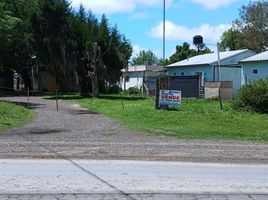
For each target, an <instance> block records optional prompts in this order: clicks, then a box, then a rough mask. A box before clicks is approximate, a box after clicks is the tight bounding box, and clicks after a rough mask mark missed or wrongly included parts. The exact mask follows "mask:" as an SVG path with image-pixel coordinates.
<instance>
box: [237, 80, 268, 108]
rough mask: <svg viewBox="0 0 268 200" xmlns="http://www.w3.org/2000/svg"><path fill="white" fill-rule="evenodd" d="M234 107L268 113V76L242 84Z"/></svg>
mask: <svg viewBox="0 0 268 200" xmlns="http://www.w3.org/2000/svg"><path fill="white" fill-rule="evenodd" d="M233 107H234V108H237V109H244V110H248V111H255V112H260V113H268V78H266V79H259V80H257V81H254V82H250V83H249V84H248V85H244V86H242V87H241V89H240V90H239V93H238V95H237V97H236V98H235V100H234V103H233Z"/></svg>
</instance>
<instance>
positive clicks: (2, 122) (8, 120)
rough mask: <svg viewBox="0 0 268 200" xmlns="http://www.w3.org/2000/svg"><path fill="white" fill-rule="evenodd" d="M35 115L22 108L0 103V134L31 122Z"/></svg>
mask: <svg viewBox="0 0 268 200" xmlns="http://www.w3.org/2000/svg"><path fill="white" fill-rule="evenodd" d="M35 116H36V113H35V112H33V111H31V110H29V109H26V108H24V107H22V106H19V105H16V104H13V103H7V102H2V101H0V132H1V131H4V130H7V129H10V128H14V127H20V126H22V125H23V124H25V123H27V122H29V121H31V120H32V119H33V118H34V117H35Z"/></svg>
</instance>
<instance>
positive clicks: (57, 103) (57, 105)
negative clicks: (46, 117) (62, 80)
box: [56, 89, 59, 111]
mask: <svg viewBox="0 0 268 200" xmlns="http://www.w3.org/2000/svg"><path fill="white" fill-rule="evenodd" d="M56 108H57V111H59V101H58V89H56Z"/></svg>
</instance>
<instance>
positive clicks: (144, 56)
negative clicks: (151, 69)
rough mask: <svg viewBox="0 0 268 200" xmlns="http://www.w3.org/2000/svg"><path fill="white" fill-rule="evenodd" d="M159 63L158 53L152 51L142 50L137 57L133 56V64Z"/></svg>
mask: <svg viewBox="0 0 268 200" xmlns="http://www.w3.org/2000/svg"><path fill="white" fill-rule="evenodd" d="M157 63H158V58H157V57H156V55H155V54H154V53H153V52H152V51H151V50H148V51H144V50H142V51H140V52H139V54H138V55H136V57H134V58H132V61H131V65H144V64H148V65H154V64H157Z"/></svg>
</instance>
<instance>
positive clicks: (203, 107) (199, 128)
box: [63, 95, 268, 142]
mask: <svg viewBox="0 0 268 200" xmlns="http://www.w3.org/2000/svg"><path fill="white" fill-rule="evenodd" d="M63 99H66V100H71V101H75V102H76V103H79V104H80V105H81V106H82V107H85V108H87V109H89V110H93V111H97V112H100V113H103V114H105V115H107V116H110V117H112V118H114V119H116V120H118V121H120V122H123V123H124V124H125V125H126V126H128V127H129V128H131V129H133V130H137V131H141V132H145V133H153V134H156V135H165V136H174V137H177V138H179V139H204V140H242V141H262V142H267V141H268V115H267V114H257V113H250V112H243V111H236V110H233V109H232V107H231V102H226V101H225V102H224V110H220V107H219V103H218V102H217V101H214V100H204V99H191V100H188V101H186V100H183V101H182V106H181V107H179V108H178V109H176V110H171V111H170V110H157V109H155V108H154V98H148V99H144V98H141V97H128V96H124V97H123V104H124V110H123V108H122V103H121V99H120V96H117V95H104V96H101V98H99V99H95V98H94V99H92V98H80V97H79V96H65V97H63Z"/></svg>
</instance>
